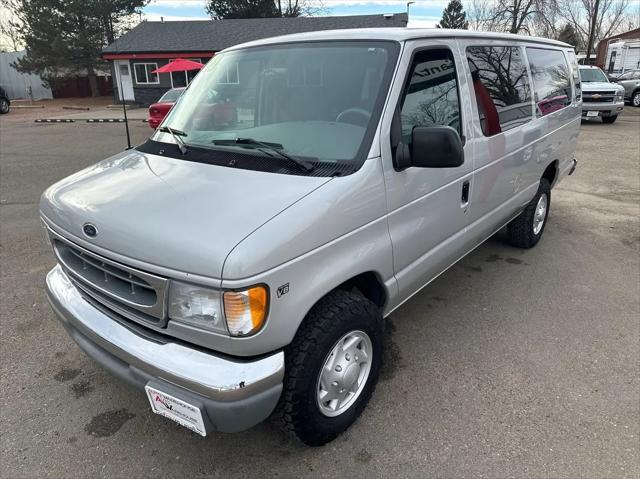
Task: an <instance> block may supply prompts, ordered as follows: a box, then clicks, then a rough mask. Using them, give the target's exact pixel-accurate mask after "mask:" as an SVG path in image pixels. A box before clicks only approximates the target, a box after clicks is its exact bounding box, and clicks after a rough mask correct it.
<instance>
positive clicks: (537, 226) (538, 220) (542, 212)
mask: <svg viewBox="0 0 640 479" xmlns="http://www.w3.org/2000/svg"><path fill="white" fill-rule="evenodd" d="M547 203H548V201H547V194H546V193H543V194H542V195H541V196H540V199H539V200H538V204H537V205H536V212H535V214H534V216H533V234H535V235H537V234H538V233H540V231H541V230H542V225H544V220H545V218H546V216H547Z"/></svg>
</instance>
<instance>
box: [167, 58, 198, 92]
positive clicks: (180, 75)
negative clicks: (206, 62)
mask: <svg viewBox="0 0 640 479" xmlns="http://www.w3.org/2000/svg"><path fill="white" fill-rule="evenodd" d="M186 60H191V61H192V62H198V63H202V62H201V61H200V58H187V59H186ZM173 61H175V58H174V59H172V60H169V63H171V62H173ZM199 71H200V70H188V71H181V72H171V73H170V74H169V75H170V76H171V88H184V87H186V86H188V85H189V83H191V82H192V81H193V79H194V78H195V76H196V75H197V74H198V72H199Z"/></svg>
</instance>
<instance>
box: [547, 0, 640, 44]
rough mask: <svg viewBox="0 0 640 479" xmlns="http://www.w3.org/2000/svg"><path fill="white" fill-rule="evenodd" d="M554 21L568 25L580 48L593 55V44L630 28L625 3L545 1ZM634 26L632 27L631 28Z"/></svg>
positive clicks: (626, 0) (609, 0)
mask: <svg viewBox="0 0 640 479" xmlns="http://www.w3.org/2000/svg"><path fill="white" fill-rule="evenodd" d="M549 2H552V3H553V4H554V10H555V12H556V13H557V19H558V20H559V21H561V22H563V23H569V24H570V25H571V26H572V27H573V28H574V30H575V31H576V33H577V34H578V35H579V37H580V40H581V43H582V45H587V48H588V51H589V52H590V53H593V50H594V47H595V45H596V44H597V43H598V42H599V41H600V40H602V39H603V38H607V37H609V36H611V35H613V34H615V33H617V32H618V31H625V30H626V29H630V28H628V27H629V26H630V25H629V24H628V23H629V22H628V21H627V22H626V23H625V20H628V18H629V17H630V15H629V14H630V12H629V10H630V8H629V6H630V2H629V0H549ZM637 27H638V26H637V25H636V26H635V28H637Z"/></svg>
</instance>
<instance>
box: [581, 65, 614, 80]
mask: <svg viewBox="0 0 640 479" xmlns="http://www.w3.org/2000/svg"><path fill="white" fill-rule="evenodd" d="M580 79H581V80H582V81H583V82H585V83H591V82H598V81H601V82H609V80H608V79H607V77H606V75H605V74H604V73H603V72H602V70H600V69H599V68H581V69H580Z"/></svg>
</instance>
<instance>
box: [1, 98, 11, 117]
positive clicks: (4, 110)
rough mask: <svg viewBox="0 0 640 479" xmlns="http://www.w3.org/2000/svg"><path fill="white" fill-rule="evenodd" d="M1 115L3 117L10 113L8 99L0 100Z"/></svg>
mask: <svg viewBox="0 0 640 479" xmlns="http://www.w3.org/2000/svg"><path fill="white" fill-rule="evenodd" d="M0 113H1V114H3V115H4V114H5V113H9V100H7V99H6V98H0Z"/></svg>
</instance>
